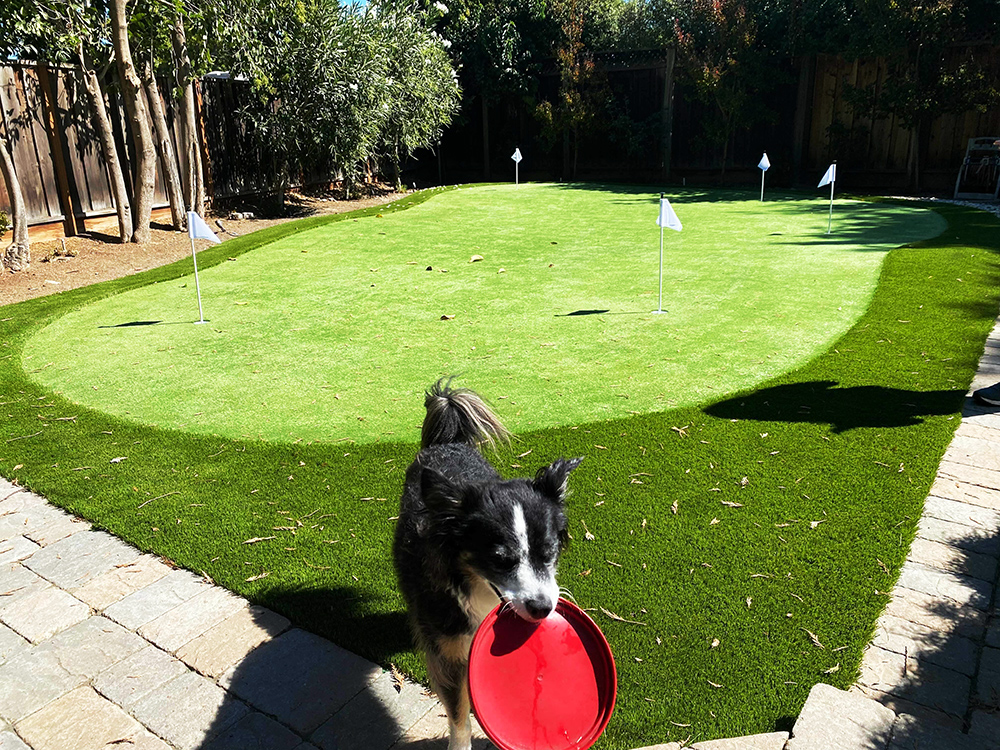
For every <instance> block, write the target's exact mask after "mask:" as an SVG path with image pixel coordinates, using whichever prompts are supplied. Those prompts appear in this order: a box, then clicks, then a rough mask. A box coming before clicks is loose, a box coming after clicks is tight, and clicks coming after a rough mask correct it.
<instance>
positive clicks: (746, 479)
mask: <svg viewBox="0 0 1000 750" xmlns="http://www.w3.org/2000/svg"><path fill="white" fill-rule="evenodd" d="M748 484H750V479H749V477H743V478H742V479H741V480H740V487H746V486H747V485H748Z"/></svg>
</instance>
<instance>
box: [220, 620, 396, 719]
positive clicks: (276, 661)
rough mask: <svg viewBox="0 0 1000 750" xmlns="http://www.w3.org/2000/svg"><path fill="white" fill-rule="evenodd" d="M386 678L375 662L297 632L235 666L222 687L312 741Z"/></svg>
mask: <svg viewBox="0 0 1000 750" xmlns="http://www.w3.org/2000/svg"><path fill="white" fill-rule="evenodd" d="M380 673H381V670H380V669H379V668H378V667H377V666H375V665H374V664H372V663H371V662H368V661H366V660H364V659H362V658H361V657H359V656H356V655H354V654H352V653H350V652H349V651H345V650H344V649H342V648H340V647H339V646H335V645H334V644H332V643H330V642H329V641H327V640H325V639H323V638H320V637H319V636H316V635H313V634H312V633H308V632H306V631H304V630H299V629H293V630H289V631H288V632H286V633H283V634H282V635H280V636H279V637H277V638H275V639H274V640H272V641H268V642H267V643H265V644H263V645H262V646H260V647H259V648H257V649H256V650H255V651H254V652H253V653H251V654H250V655H249V656H247V658H246V659H244V660H243V661H242V662H241V663H239V664H237V665H235V666H234V667H231V668H230V669H229V670H227V671H226V673H225V674H224V675H222V677H221V678H220V680H219V684H220V685H222V686H223V687H225V688H226V689H228V690H230V691H232V692H233V693H234V694H235V695H237V696H239V697H240V698H242V699H243V700H245V701H247V702H248V703H249V704H250V705H252V706H254V707H255V708H257V709H259V710H261V711H263V712H264V713H266V714H269V715H270V716H273V717H275V718H276V719H278V721H280V722H281V723H282V724H285V725H287V726H289V727H291V728H292V729H293V730H294V731H296V732H298V733H299V734H301V735H304V736H308V735H309V734H310V733H312V732H313V731H314V730H315V729H316V728H317V727H319V726H320V725H321V724H323V723H324V722H325V721H326V720H327V719H329V718H330V717H331V716H332V715H333V714H335V713H336V712H337V711H339V710H340V709H341V708H342V707H343V706H344V705H345V704H346V703H347V702H348V701H349V700H350V699H351V698H353V697H354V696H355V695H357V694H358V693H360V692H361V691H362V690H363V689H364V688H365V687H367V686H368V684H369V683H370V682H371V681H372V680H374V679H375V678H376V677H378V675H379V674H380Z"/></svg>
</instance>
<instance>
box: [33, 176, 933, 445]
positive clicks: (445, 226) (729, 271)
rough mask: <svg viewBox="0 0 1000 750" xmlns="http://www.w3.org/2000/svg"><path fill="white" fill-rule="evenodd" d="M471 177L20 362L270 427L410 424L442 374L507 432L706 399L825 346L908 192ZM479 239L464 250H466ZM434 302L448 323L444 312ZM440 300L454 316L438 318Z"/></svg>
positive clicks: (154, 413)
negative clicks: (826, 195) (663, 196)
mask: <svg viewBox="0 0 1000 750" xmlns="http://www.w3.org/2000/svg"><path fill="white" fill-rule="evenodd" d="M671 197H672V198H673V203H674V205H675V209H676V211H677V213H678V215H679V216H680V218H681V220H682V221H683V222H684V231H683V232H681V233H675V232H672V231H669V230H668V231H667V232H666V233H665V237H664V264H663V308H664V309H665V310H666V313H665V314H662V315H657V314H653V313H652V311H653V310H655V309H657V306H658V288H657V285H658V252H659V251H658V242H659V229H658V228H657V226H656V225H655V217H656V212H657V196H656V195H654V194H650V193H649V192H646V191H644V190H640V189H635V188H622V187H613V186H604V187H597V188H595V187H586V186H562V185H534V184H532V185H522V186H521V187H520V188H519V189H515V188H514V187H513V186H481V187H474V188H467V189H461V190H455V191H450V192H446V193H442V194H440V195H438V196H437V197H435V198H434V199H433V200H431V201H428V202H426V203H423V204H421V205H419V206H416V207H414V208H412V209H410V210H408V211H405V212H402V213H388V212H387V213H386V215H384V216H381V217H379V216H369V217H366V218H358V219H354V220H353V221H342V222H338V223H334V224H327V225H325V226H320V227H317V228H314V229H311V230H308V231H305V232H302V233H299V234H295V235H293V236H290V237H286V238H284V239H279V240H277V241H275V242H273V243H271V244H269V245H266V246H264V247H261V248H258V249H257V250H255V251H254V252H251V253H248V254H246V255H243V256H241V257H239V258H234V259H232V260H233V262H227V263H222V264H220V265H218V266H215V267H214V268H209V269H204V270H203V271H202V273H201V275H200V281H201V289H202V297H203V303H204V309H205V316H206V318H207V319H208V320H209V322H208V323H207V324H205V325H193V324H192V321H193V320H196V319H197V310H198V308H197V301H196V297H195V284H194V279H193V277H190V276H189V277H184V278H181V279H173V280H170V281H167V282H163V283H160V284H154V285H150V286H146V287H143V288H141V289H136V290H134V291H131V292H128V293H125V294H120V295H117V296H114V297H111V298H108V299H103V300H100V301H98V302H96V303H94V304H90V305H87V306H85V307H83V308H82V309H80V310H78V311H75V312H73V313H71V314H69V315H66V316H64V317H61V318H59V319H58V320H56V321H55V322H54V323H53V324H52V325H50V326H48V327H47V328H46V329H44V330H43V331H42V332H40V333H39V334H38V335H36V336H35V337H34V338H33V339H31V340H30V341H29V342H28V343H27V345H26V346H25V350H24V356H23V364H24V367H25V369H26V370H27V371H28V372H30V373H31V374H32V376H33V377H34V378H35V379H36V380H37V381H38V382H39V383H40V384H42V385H43V386H45V387H47V388H51V389H52V390H54V391H56V392H57V393H59V394H61V395H63V396H64V397H66V398H68V399H70V400H71V401H74V402H76V403H78V404H81V405H85V406H89V407H92V408H94V409H98V410H100V411H104V412H106V413H109V414H112V415H115V416H119V417H123V418H126V419H129V420H133V421H136V422H140V423H144V424H149V425H155V426H159V427H166V428H176V429H183V430H186V431H193V432H199V433H207V434H214V435H220V436H223V437H228V438H259V439H264V440H268V441H288V442H294V441H299V440H302V441H306V442H311V441H323V442H329V441H335V440H343V439H350V440H354V441H356V442H369V441H379V440H382V441H384V440H390V441H400V440H402V441H411V440H414V439H416V437H417V435H418V426H419V422H420V420H421V418H422V403H421V394H422V392H423V390H424V389H425V388H426V387H427V386H428V384H429V383H431V382H433V381H434V380H435V379H437V378H438V377H440V376H442V375H445V374H454V373H459V374H461V375H462V383H463V384H467V385H470V386H473V387H475V388H476V389H477V390H479V391H481V392H482V393H483V394H484V395H485V396H486V397H487V398H488V399H489V400H491V401H492V402H493V404H494V405H495V406H496V408H497V411H498V412H499V414H500V416H501V418H502V419H504V421H505V422H506V423H507V424H508V426H509V427H510V428H511V429H512V430H514V431H515V432H520V431H524V430H527V429H533V428H544V427H552V426H558V425H572V424H579V423H582V422H592V421H598V420H605V419H610V418H616V417H624V416H627V415H629V414H638V413H648V412H656V411H663V410H664V409H667V408H673V407H677V406H688V405H692V404H696V403H701V402H703V401H705V400H706V399H714V398H719V397H722V396H723V395H725V394H727V393H732V392H734V391H737V390H740V389H743V388H747V387H749V386H752V385H754V384H757V383H760V382H763V381H764V380H767V379H768V378H771V377H774V376H775V375H778V374H780V373H783V372H787V371H788V370H790V369H792V368H794V367H796V366H798V365H801V364H802V363H804V362H806V361H808V360H809V359H811V358H812V357H814V356H815V355H816V354H817V353H819V352H821V351H823V350H824V349H826V347H828V346H829V345H830V343H831V342H833V341H835V340H836V339H837V338H838V337H840V336H841V335H842V334H843V333H844V332H845V331H846V330H847V329H849V328H850V327H851V325H853V323H854V322H855V321H856V320H857V319H858V317H859V316H860V315H861V314H862V313H863V312H864V311H865V309H866V308H867V306H868V302H869V299H870V298H871V295H872V293H873V290H874V289H875V286H876V283H877V279H878V275H879V271H880V268H881V265H882V261H883V259H884V257H885V255H886V253H887V252H888V251H889V250H890V249H891V248H893V247H896V246H899V245H902V244H905V243H909V242H913V241H915V240H920V239H924V238H928V237H932V236H934V235H936V234H938V233H940V232H941V231H942V229H943V228H944V226H945V223H944V221H943V220H942V219H941V218H940V216H938V215H937V214H936V213H934V212H931V211H927V210H923V209H920V208H916V207H901V206H898V205H888V204H878V203H867V202H860V201H851V200H838V201H837V204H836V208H835V216H834V231H833V233H832V234H830V235H827V234H826V228H827V213H826V210H827V203H826V201H824V200H823V199H822V198H815V199H802V198H801V196H797V197H791V196H788V195H780V194H778V193H776V192H775V193H772V194H771V195H770V196H769V200H768V201H766V202H764V203H760V202H759V201H757V200H755V199H750V198H749V196H748V195H747V194H745V193H734V192H730V193H726V192H713V193H711V194H707V193H703V192H699V191H694V190H689V191H682V192H678V193H675V194H672V196H671ZM473 256H481V257H482V260H479V261H477V262H471V259H472V258H473ZM443 316H445V317H447V319H442V317H443ZM452 316H453V317H452Z"/></svg>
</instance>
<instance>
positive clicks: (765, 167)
mask: <svg viewBox="0 0 1000 750" xmlns="http://www.w3.org/2000/svg"><path fill="white" fill-rule="evenodd" d="M757 168H758V169H759V170H760V202H761V203H763V202H764V173H765V172H767V170H768V169H770V168H771V162H769V161H768V160H767V151H765V152H764V156H763V157H761V160H760V164H758V165H757Z"/></svg>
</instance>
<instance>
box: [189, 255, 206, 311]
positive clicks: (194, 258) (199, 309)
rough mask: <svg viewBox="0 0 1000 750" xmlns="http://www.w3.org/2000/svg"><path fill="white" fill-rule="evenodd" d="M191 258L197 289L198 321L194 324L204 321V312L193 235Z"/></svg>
mask: <svg viewBox="0 0 1000 750" xmlns="http://www.w3.org/2000/svg"><path fill="white" fill-rule="evenodd" d="M191 258H192V260H194V285H195V288H196V289H197V290H198V322H197V323H195V325H198V324H200V323H204V322H205V313H204V312H202V309H201V283H199V281H198V253H197V252H196V251H195V249H194V237H192V238H191Z"/></svg>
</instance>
